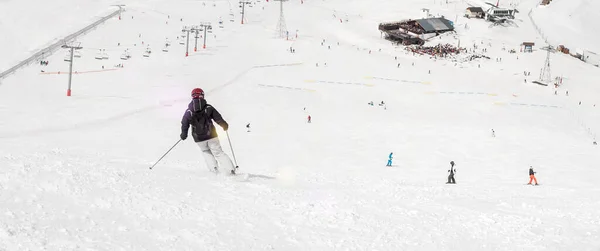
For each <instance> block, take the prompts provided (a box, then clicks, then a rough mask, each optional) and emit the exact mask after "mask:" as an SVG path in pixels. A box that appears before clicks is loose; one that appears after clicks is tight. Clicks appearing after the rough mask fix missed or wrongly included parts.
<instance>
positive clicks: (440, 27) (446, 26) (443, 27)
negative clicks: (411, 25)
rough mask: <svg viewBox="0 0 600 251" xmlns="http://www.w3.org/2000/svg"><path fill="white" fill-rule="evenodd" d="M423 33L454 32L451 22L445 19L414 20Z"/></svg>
mask: <svg viewBox="0 0 600 251" xmlns="http://www.w3.org/2000/svg"><path fill="white" fill-rule="evenodd" d="M416 22H417V23H419V25H421V27H423V29H424V30H425V32H436V31H451V30H454V25H452V22H450V21H449V20H447V19H445V18H427V19H419V20H416Z"/></svg>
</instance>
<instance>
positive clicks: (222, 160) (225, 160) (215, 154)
mask: <svg viewBox="0 0 600 251" xmlns="http://www.w3.org/2000/svg"><path fill="white" fill-rule="evenodd" d="M197 144H198V146H200V149H201V150H202V155H203V156H204V160H205V161H206V167H207V168H208V170H209V171H211V172H214V171H217V170H218V171H219V172H223V171H224V172H225V173H231V170H233V169H234V166H233V162H231V159H230V158H229V156H227V154H225V153H224V152H223V149H221V143H219V138H216V137H215V138H212V139H209V140H205V141H202V142H198V143H197ZM217 161H218V163H217Z"/></svg>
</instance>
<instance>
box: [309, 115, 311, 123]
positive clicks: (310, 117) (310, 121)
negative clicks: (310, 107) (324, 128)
mask: <svg viewBox="0 0 600 251" xmlns="http://www.w3.org/2000/svg"><path fill="white" fill-rule="evenodd" d="M311 119H312V118H311V117H310V115H308V123H310V122H311Z"/></svg>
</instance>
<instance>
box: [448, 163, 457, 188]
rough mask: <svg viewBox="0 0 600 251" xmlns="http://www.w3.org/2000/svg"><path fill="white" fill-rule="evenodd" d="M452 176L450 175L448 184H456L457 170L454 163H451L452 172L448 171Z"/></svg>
mask: <svg viewBox="0 0 600 251" xmlns="http://www.w3.org/2000/svg"><path fill="white" fill-rule="evenodd" d="M448 172H449V173H450V175H448V182H446V184H456V180H454V173H455V172H456V169H454V161H450V170H448Z"/></svg>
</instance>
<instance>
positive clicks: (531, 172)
mask: <svg viewBox="0 0 600 251" xmlns="http://www.w3.org/2000/svg"><path fill="white" fill-rule="evenodd" d="M535 174H536V172H534V171H533V167H532V166H529V183H527V185H531V181H535V185H536V186H537V185H538V182H537V179H536V178H535Z"/></svg>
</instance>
